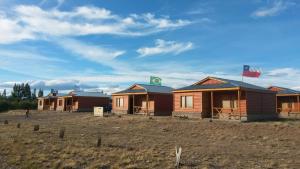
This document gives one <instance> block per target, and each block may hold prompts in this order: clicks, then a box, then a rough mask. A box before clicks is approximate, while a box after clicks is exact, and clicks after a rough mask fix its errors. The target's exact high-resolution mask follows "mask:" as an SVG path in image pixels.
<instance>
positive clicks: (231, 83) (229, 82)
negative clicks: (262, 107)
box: [175, 77, 269, 92]
mask: <svg viewBox="0 0 300 169" xmlns="http://www.w3.org/2000/svg"><path fill="white" fill-rule="evenodd" d="M205 79H215V80H220V81H222V82H223V83H220V84H204V85H201V84H193V85H190V86H186V87H183V88H179V89H176V90H175V91H179V90H197V89H200V90H201V89H222V88H236V87H241V88H246V89H254V90H261V91H266V92H269V90H268V89H267V88H264V87H260V86H256V85H253V84H249V83H245V82H241V81H236V80H230V79H223V78H218V77H207V78H205Z"/></svg>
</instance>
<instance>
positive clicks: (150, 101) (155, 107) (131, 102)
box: [112, 84, 173, 116]
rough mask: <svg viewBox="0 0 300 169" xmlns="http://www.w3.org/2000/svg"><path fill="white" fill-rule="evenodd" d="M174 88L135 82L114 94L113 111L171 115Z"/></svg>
mask: <svg viewBox="0 0 300 169" xmlns="http://www.w3.org/2000/svg"><path fill="white" fill-rule="evenodd" d="M172 90H173V88H171V87H167V86H156V85H147V84H134V85H132V86H130V87H129V88H128V89H126V90H123V91H120V92H116V93H113V94H112V112H113V113H115V114H144V115H154V116H171V115H172V108H173V96H172Z"/></svg>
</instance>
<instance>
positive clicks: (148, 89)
mask: <svg viewBox="0 0 300 169" xmlns="http://www.w3.org/2000/svg"><path fill="white" fill-rule="evenodd" d="M134 86H139V87H141V88H142V89H132V88H133V87H134ZM172 90H174V89H173V88H171V87H168V86H156V85H149V84H134V85H132V86H130V87H129V88H128V89H125V90H122V91H119V92H116V93H114V94H122V93H164V94H171V93H172Z"/></svg>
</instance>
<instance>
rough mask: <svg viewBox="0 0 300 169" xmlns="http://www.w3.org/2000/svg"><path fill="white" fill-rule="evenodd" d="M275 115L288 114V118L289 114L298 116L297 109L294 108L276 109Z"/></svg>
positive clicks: (299, 113)
mask: <svg viewBox="0 0 300 169" xmlns="http://www.w3.org/2000/svg"><path fill="white" fill-rule="evenodd" d="M277 113H279V114H280V113H288V116H290V115H291V114H294V115H300V111H299V109H295V108H277Z"/></svg>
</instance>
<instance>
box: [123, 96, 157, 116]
mask: <svg viewBox="0 0 300 169" xmlns="http://www.w3.org/2000/svg"><path fill="white" fill-rule="evenodd" d="M128 104H129V105H128V112H129V114H140V115H154V111H155V108H154V100H153V96H152V95H149V94H132V95H129V102H128Z"/></svg>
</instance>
